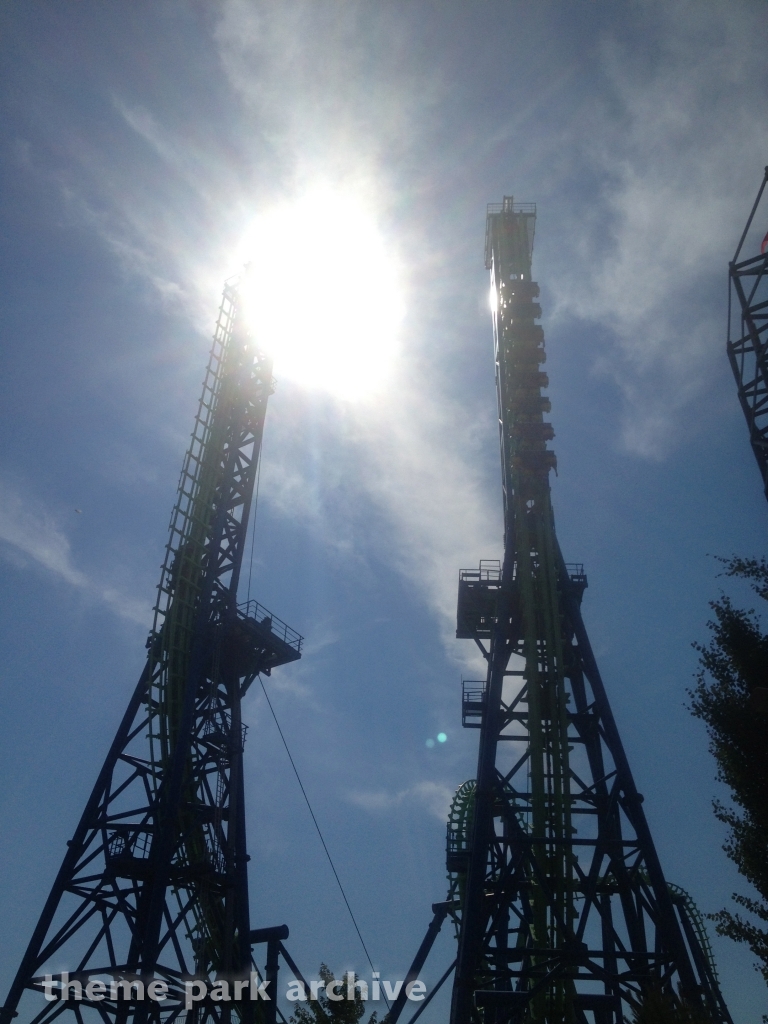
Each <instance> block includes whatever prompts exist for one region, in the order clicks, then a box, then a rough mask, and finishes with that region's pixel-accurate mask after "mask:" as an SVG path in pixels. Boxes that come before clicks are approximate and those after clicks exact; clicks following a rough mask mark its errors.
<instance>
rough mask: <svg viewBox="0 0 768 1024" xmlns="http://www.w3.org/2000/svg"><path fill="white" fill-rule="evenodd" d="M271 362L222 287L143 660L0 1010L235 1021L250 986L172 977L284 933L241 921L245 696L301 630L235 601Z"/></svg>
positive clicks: (233, 972) (118, 1023) (291, 653)
mask: <svg viewBox="0 0 768 1024" xmlns="http://www.w3.org/2000/svg"><path fill="white" fill-rule="evenodd" d="M271 370H272V364H271V360H270V359H269V357H268V356H267V355H266V354H265V353H264V352H263V351H262V350H261V349H260V348H259V346H258V344H256V342H255V341H254V340H253V339H252V338H251V337H250V336H249V334H248V332H247V330H246V327H245V324H244V322H243V320H242V317H241V314H240V302H239V294H238V286H237V283H235V282H232V283H228V284H227V286H226V287H225V289H224V296H223V300H222V303H221V308H220V311H219V317H218V322H217V325H216V331H215V334H214V339H213V347H212V350H211V355H210V360H209V363H208V368H207V371H206V375H205V381H204V383H203V393H202V398H201V399H200V406H199V410H198V414H197V417H196V419H195V426H194V430H193V433H192V440H191V443H190V446H189V450H188V452H187V455H186V458H185V460H184V465H183V468H182V472H181V479H180V482H179V490H178V499H177V502H176V505H175V507H174V509H173V514H172V516H171V526H170V538H169V541H168V545H167V547H166V556H165V561H164V563H163V567H162V573H161V577H160V584H159V587H158V598H157V602H156V605H155V613H154V624H153V627H152V630H151V632H150V634H149V639H148V641H147V649H148V654H147V661H146V665H145V667H144V670H143V672H142V673H141V677H140V679H139V682H138V685H137V686H136V689H135V691H134V693H133V696H132V697H131V700H130V703H129V705H128V709H127V711H126V712H125V716H124V717H123V720H122V722H121V724H120V727H119V729H118V731H117V735H116V736H115V739H114V741H113V743H112V746H111V748H110V750H109V753H108V754H107V758H106V761H105V762H104V766H103V768H102V769H101V772H100V774H99V777H98V779H97V781H96V785H95V787H94V789H93V792H92V793H91V796H90V799H89V800H88V803H87V805H86V808H85V811H84V812H83V815H82V818H81V819H80V823H79V824H78V826H77V828H76V830H75V832H74V835H73V837H72V839H71V840H69V842H68V843H67V852H66V854H65V856H64V860H63V863H62V865H61V868H60V870H59V873H58V876H57V878H56V881H55V882H54V885H53V889H52V890H51V893H50V895H49V897H48V900H47V902H46V904H45V907H44V909H43V912H42V914H41V917H40V920H39V922H38V924H37V927H36V928H35V930H34V934H33V936H32V939H31V941H30V943H29V946H28V948H27V951H26V953H25V955H24V957H23V960H22V962H21V966H20V967H19V970H18V972H17V974H16V978H15V980H14V982H13V985H12V987H11V990H10V993H9V995H8V998H7V1000H6V1002H5V1006H4V1007H3V1008H2V1010H1V1011H0V1024H11V1021H12V1020H13V1019H14V1017H21V1018H22V1021H23V1024H27V1022H29V1021H31V1022H33V1024H48V1022H50V1021H52V1020H53V1019H54V1018H56V1017H59V1016H61V1015H62V1014H64V1016H65V1017H66V1018H70V1017H71V1018H72V1019H73V1020H76V1021H77V1022H78V1024H83V1022H84V1021H86V1020H91V1021H93V1022H95V1021H97V1020H98V1021H101V1022H102V1024H103V1022H106V1024H129V1022H130V1024H145V1022H148V1021H153V1022H158V1024H159V1022H161V1021H162V1022H168V1024H170V1022H172V1021H175V1020H180V1021H183V1020H185V1019H186V1021H187V1022H188V1024H191V1022H192V1021H193V1020H194V1024H204V1022H212V1021H217V1022H228V1021H230V1020H232V1019H233V1017H234V1019H236V1020H243V1021H245V1022H248V1021H252V1020H253V1019H254V1012H255V1010H254V1005H253V1004H252V1003H251V1002H250V1001H249V1000H247V999H246V1000H242V1001H237V1000H235V1001H231V1002H213V1001H201V1002H197V1003H196V1004H195V1007H194V1009H193V1011H191V1012H190V1014H189V1015H188V1016H186V1018H185V1009H184V993H183V979H184V978H185V977H189V976H192V975H194V976H196V977H198V978H200V979H202V980H205V981H206V982H208V983H209V984H208V988H209V990H210V981H211V979H212V978H213V977H214V976H216V975H219V976H221V975H224V976H226V977H228V978H232V977H233V976H234V977H243V976H245V977H248V976H249V972H250V970H251V965H252V960H251V943H252V942H260V941H265V942H267V944H268V946H269V956H268V964H269V963H270V962H271V968H268V970H269V971H270V973H271V974H272V975H273V976H274V974H275V972H276V969H277V968H276V959H277V953H278V949H279V947H280V943H279V940H280V939H281V938H284V937H285V936H286V935H287V929H285V928H284V927H283V928H277V929H260V930H259V931H256V932H251V930H250V920H249V910H248V866H247V862H248V860H249V858H248V855H247V852H246V833H245V801H244V792H243V744H244V740H245V727H244V725H243V723H242V720H241V715H240V705H241V700H242V697H243V695H244V694H245V692H246V691H247V689H248V687H249V686H250V685H251V683H252V682H253V680H254V679H255V678H256V676H257V675H258V674H259V673H265V674H267V675H269V674H270V672H271V670H272V669H273V668H274V667H276V666H278V665H283V664H286V663H288V662H291V661H295V660H296V659H297V658H299V657H300V656H301V644H302V638H301V637H300V636H299V635H298V634H297V633H295V632H294V631H293V630H292V629H290V628H289V627H288V626H286V625H285V623H283V622H281V621H280V620H279V619H277V618H276V617H275V616H274V615H272V614H271V613H270V612H268V611H267V610H266V609H264V608H262V607H261V606H260V605H259V604H258V603H257V602H256V601H248V602H247V603H245V604H242V605H240V606H238V604H237V590H238V583H239V579H240V568H241V564H242V558H243V549H244V545H245V537H246V531H247V527H248V519H249V512H250V507H251V500H252V494H253V487H254V480H255V477H256V471H257V467H258V462H259V457H260V453H261V440H262V434H263V430H264V417H265V414H266V410H267V400H268V398H269V395H270V394H271V393H272V388H273V381H272V372H271ZM262 933H263V934H262ZM273 933H274V934H273ZM46 976H47V979H48V983H47V985H46V984H45V983H46ZM153 980H154V981H155V982H164V983H165V984H166V985H167V989H168V997H167V999H165V1000H164V1001H155V1000H152V999H150V998H149V997H148V992H147V986H148V984H149V982H150V981H153ZM121 981H123V982H126V983H125V984H121V983H120V982H121ZM131 981H133V982H134V984H130V982H131ZM65 984H66V985H67V987H66V989H63V986H64V985H65ZM44 986H45V988H46V989H47V996H46V999H47V1000H49V1001H43V999H42V998H41V996H40V993H41V992H42V991H43V990H44ZM274 987H275V986H274V985H273V986H272V989H273V990H274ZM232 991H234V990H231V992H230V994H232ZM140 994H141V995H142V996H143V998H139V996H140ZM78 995H79V998H78ZM274 1005H275V1004H274V1002H273V1003H272V1007H274ZM270 1009H271V1008H270ZM270 1019H272V1020H274V1012H273V1011H272V1012H271V1013H270V1012H267V1013H266V1014H264V1020H265V1021H267V1022H268V1021H269V1020H270Z"/></svg>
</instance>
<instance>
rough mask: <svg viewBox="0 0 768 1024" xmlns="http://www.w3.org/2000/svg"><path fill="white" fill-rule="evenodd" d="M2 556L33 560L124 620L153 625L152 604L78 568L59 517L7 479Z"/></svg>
mask: <svg viewBox="0 0 768 1024" xmlns="http://www.w3.org/2000/svg"><path fill="white" fill-rule="evenodd" d="M0 553H2V554H4V555H5V556H6V557H9V558H10V559H11V560H13V561H15V562H17V563H18V562H20V561H21V563H22V564H23V563H24V560H25V559H29V560H31V561H32V562H33V563H34V564H36V565H37V566H38V567H39V568H41V569H43V570H45V571H47V572H49V573H52V574H53V575H54V576H56V577H58V578H59V579H60V580H62V581H63V582H64V583H67V584H69V586H71V587H74V588H75V589H76V590H79V591H81V592H82V593H83V594H85V595H87V596H88V597H89V598H91V599H92V600H96V601H100V602H102V603H103V604H105V605H106V606H107V607H108V608H109V609H110V610H111V611H113V612H115V613H116V614H117V615H119V616H120V617H121V618H123V619H127V620H129V621H130V622H135V623H138V624H139V625H141V626H148V624H149V615H150V611H149V607H148V605H146V604H144V603H142V602H140V601H136V600H134V599H132V598H129V597H127V596H126V595H125V594H123V593H121V592H120V591H119V590H118V589H116V588H115V587H112V586H110V585H109V584H105V583H102V582H99V581H97V580H94V579H91V578H90V577H89V576H88V575H87V574H86V573H84V572H82V570H80V569H78V568H77V567H76V565H75V564H74V562H73V559H72V550H71V546H70V543H69V540H68V538H67V536H66V534H65V533H64V531H63V530H62V529H61V526H60V524H59V522H58V520H57V518H56V516H54V515H53V514H52V513H51V512H49V511H48V510H47V509H46V508H45V507H44V506H43V505H41V504H40V503H39V502H37V501H35V500H34V499H32V498H30V497H28V496H26V495H24V494H22V493H21V492H20V491H19V490H18V489H17V488H16V487H14V486H13V484H11V483H10V482H9V481H7V480H3V482H2V487H0Z"/></svg>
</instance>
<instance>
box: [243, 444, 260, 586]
mask: <svg viewBox="0 0 768 1024" xmlns="http://www.w3.org/2000/svg"><path fill="white" fill-rule="evenodd" d="M260 483H261V452H259V465H258V468H257V470H256V494H255V496H254V499H253V518H252V519H251V564H250V565H249V566H248V596H247V597H246V599H245V600H246V603H247V602H248V601H250V600H251V575H252V573H253V545H254V544H255V543H256V512H257V510H258V507H259V484H260Z"/></svg>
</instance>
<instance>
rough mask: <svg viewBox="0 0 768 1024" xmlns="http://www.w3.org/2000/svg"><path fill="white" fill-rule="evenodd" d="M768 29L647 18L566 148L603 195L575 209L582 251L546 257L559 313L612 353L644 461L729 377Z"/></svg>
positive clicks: (571, 247)
mask: <svg viewBox="0 0 768 1024" xmlns="http://www.w3.org/2000/svg"><path fill="white" fill-rule="evenodd" d="M763 16H764V12H763V11H762V10H760V9H759V8H758V7H756V6H752V5H745V4H719V3H712V4H705V5H701V4H698V3H692V2H689V0H678V2H676V3H663V4H661V3H652V4H644V5H635V6H634V11H633V24H634V29H635V31H634V34H633V38H628V37H625V38H620V37H619V36H618V34H617V33H616V32H614V33H613V34H606V35H605V37H604V39H603V41H602V46H601V67H602V71H603V74H604V76H605V81H606V85H607V88H606V89H605V91H604V93H603V94H602V95H600V96H597V97H595V98H594V100H595V102H593V103H591V104H590V105H589V109H588V112H586V113H584V114H583V116H582V118H581V119H580V120H579V122H578V123H577V124H575V125H574V131H573V137H572V138H570V139H568V141H567V146H568V147H569V150H570V151H571V152H572V153H573V155H574V158H575V164H576V173H578V174H582V175H586V180H590V179H591V180H592V181H594V182H597V192H596V195H595V198H594V199H593V200H592V201H591V202H589V203H581V204H579V205H578V207H571V208H570V209H568V210H565V211H563V215H562V216H563V221H564V223H563V225H562V231H561V233H560V234H559V237H560V238H566V239H568V242H567V244H566V245H565V246H563V247H562V249H561V251H560V252H551V253H548V254H547V259H548V261H549V263H550V265H551V264H552V263H555V264H556V265H557V269H556V272H555V273H553V274H549V275H548V279H549V283H550V285H551V287H552V289H553V291H554V293H555V296H556V300H557V310H556V311H555V312H556V315H559V316H560V317H562V318H564V319H566V320H567V319H568V318H570V317H572V316H574V315H575V316H576V317H579V318H582V319H583V320H585V321H587V322H592V323H594V324H598V325H599V326H600V327H601V328H602V332H603V333H604V335H605V336H606V337H607V338H608V339H609V340H608V341H607V343H606V345H605V346H604V348H603V353H602V355H601V356H600V357H599V359H598V363H597V367H596V368H597V370H598V372H601V373H603V374H606V375H608V376H610V377H611V378H612V379H613V380H614V381H615V382H616V384H617V385H618V387H619V388H620V390H621V393H622V395H623V398H624V420H623V440H624V443H625V445H626V446H627V447H628V448H629V449H630V450H631V451H633V452H635V453H638V454H640V455H643V456H648V457H658V456H660V455H663V454H664V453H665V451H666V450H668V448H669V447H670V446H671V445H672V444H674V441H675V438H676V437H677V436H679V428H680V421H681V415H682V413H683V411H684V410H685V409H686V408H687V407H689V406H690V405H691V403H692V402H693V401H694V400H695V399H696V398H697V397H699V396H700V395H701V393H702V390H703V389H704V388H705V387H706V386H707V384H708V382H709V380H710V375H711V373H712V372H713V371H714V365H720V364H721V363H722V345H723V335H724V329H725V309H724V304H725V294H726V292H725V279H726V268H727V261H728V259H730V258H731V256H732V253H733V250H734V249H735V246H736V241H737V239H738V237H739V234H740V231H741V228H742V226H743V222H744V220H745V219H746V215H747V212H748V209H749V204H750V202H751V200H752V196H753V194H754V192H755V191H756V189H757V186H758V184H759V180H760V176H761V172H762V167H763V164H764V163H765V157H766V153H768V124H766V121H765V117H764V106H765V87H766V75H765V71H764V59H763V55H764V29H763ZM638 38H642V39H645V40H646V43H645V44H644V45H643V46H642V47H639V46H638V42H637V39H638ZM716 360H719V363H717V364H716Z"/></svg>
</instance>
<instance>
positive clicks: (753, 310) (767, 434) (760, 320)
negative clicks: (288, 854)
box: [728, 167, 768, 497]
mask: <svg viewBox="0 0 768 1024" xmlns="http://www.w3.org/2000/svg"><path fill="white" fill-rule="evenodd" d="M766 184H768V167H766V168H765V174H764V175H763V181H762V184H761V185H760V190H759V191H758V193H757V199H755V203H754V206H753V207H752V212H751V213H750V215H749V220H748V221H747V224H746V227H745V228H744V231H743V233H742V236H741V238H740V239H739V244H738V247H737V249H736V253H735V255H734V257H733V259H732V260H731V263H730V264H729V266H728V278H729V293H728V359H729V360H730V363H731V369H732V370H733V375H734V377H735V378H736V386H737V388H738V391H739V401H740V402H741V408H742V410H743V411H744V416H745V418H746V421H747V427H748V428H749V441H750V444H751V445H752V451H753V452H754V453H755V458H756V459H757V464H758V466H759V467H760V473H761V475H762V478H763V489H764V490H765V494H766V497H768V233H767V234H766V236H765V238H764V239H763V244H762V246H761V251H760V255H758V256H748V257H747V258H746V259H744V260H740V259H739V256H740V255H741V250H742V248H743V246H744V242H745V240H746V238H747V235H748V233H749V229H750V228H751V227H752V223H753V221H754V219H755V214H756V212H757V210H758V207H759V206H760V200H761V199H762V198H763V193H764V192H765V186H766ZM763 211H765V207H763ZM763 215H764V214H763ZM763 226H765V227H768V224H766V225H763ZM761 233H762V232H761ZM759 237H760V235H759V234H758V238H759Z"/></svg>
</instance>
